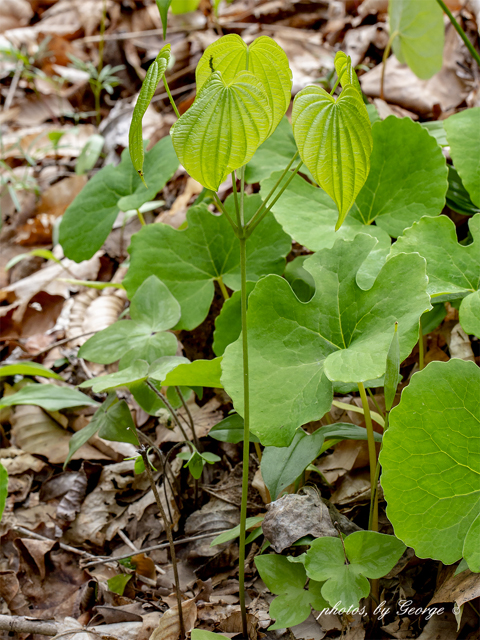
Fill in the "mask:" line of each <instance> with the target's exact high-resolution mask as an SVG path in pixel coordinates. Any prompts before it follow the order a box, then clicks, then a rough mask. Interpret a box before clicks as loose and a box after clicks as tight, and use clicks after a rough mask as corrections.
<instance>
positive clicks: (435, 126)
mask: <svg viewBox="0 0 480 640" xmlns="http://www.w3.org/2000/svg"><path fill="white" fill-rule="evenodd" d="M444 122H445V121H444V120H431V121H429V122H420V124H421V125H422V127H423V128H424V129H426V130H427V131H428V133H429V134H430V135H431V136H432V137H433V138H435V140H436V141H437V144H439V145H440V146H441V147H448V140H447V135H446V132H445V128H444V126H443V123H444Z"/></svg>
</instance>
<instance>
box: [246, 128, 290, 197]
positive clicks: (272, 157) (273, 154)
mask: <svg viewBox="0 0 480 640" xmlns="http://www.w3.org/2000/svg"><path fill="white" fill-rule="evenodd" d="M296 151H297V145H296V144H295V138H294V137H293V131H292V125H291V124H290V122H289V121H288V118H287V117H286V116H284V117H283V118H282V119H281V120H280V122H279V124H278V127H277V128H276V129H275V131H274V132H273V133H272V135H271V136H269V137H268V138H267V139H266V140H265V142H264V143H263V144H262V145H260V147H259V148H258V149H257V151H256V152H255V155H254V156H253V158H252V159H251V160H250V162H249V163H248V164H247V166H246V167H245V182H247V183H248V184H251V183H255V182H260V181H261V180H264V179H265V178H268V177H269V176H270V175H271V174H272V173H273V172H274V171H283V170H284V169H285V167H286V166H287V165H288V163H289V162H290V160H291V159H292V158H293V156H294V155H295V153H296ZM272 186H273V185H272Z"/></svg>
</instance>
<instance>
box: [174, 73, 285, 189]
mask: <svg viewBox="0 0 480 640" xmlns="http://www.w3.org/2000/svg"><path fill="white" fill-rule="evenodd" d="M282 116H283V114H282ZM271 125H272V110H271V108H270V106H269V102H268V97H267V94H266V93H265V89H264V87H263V84H262V83H261V82H260V80H258V79H257V77H256V76H254V75H253V74H252V73H249V72H247V71H243V72H241V73H239V74H238V75H236V76H235V77H234V78H233V79H231V80H229V81H225V80H224V79H223V78H222V75H221V74H220V73H218V72H215V73H212V74H211V75H210V77H209V78H208V80H207V81H206V82H205V84H204V85H203V87H202V89H201V91H200V93H199V94H198V96H197V98H196V100H195V102H194V103H193V105H192V106H191V107H190V109H188V111H186V112H185V113H184V114H183V116H181V118H180V119H179V120H177V122H176V123H175V125H174V127H173V128H172V130H171V136H172V142H173V146H174V149H175V151H176V153H177V156H178V159H179V160H180V162H181V164H182V165H183V166H184V167H185V169H186V170H187V171H188V173H189V174H190V175H191V176H192V178H195V180H197V181H198V182H200V184H202V185H203V186H204V187H206V188H207V189H211V190H212V191H217V190H218V187H219V186H220V185H221V183H222V182H223V181H224V180H225V179H226V177H227V176H228V175H229V174H230V173H231V172H232V171H234V170H235V169H239V168H240V167H243V165H244V164H246V163H247V162H248V161H249V160H250V159H251V158H252V156H253V154H254V153H255V151H256V150H257V149H258V147H259V146H260V145H261V144H262V142H263V141H264V140H265V139H266V138H267V136H268V134H269V132H270V128H271Z"/></svg>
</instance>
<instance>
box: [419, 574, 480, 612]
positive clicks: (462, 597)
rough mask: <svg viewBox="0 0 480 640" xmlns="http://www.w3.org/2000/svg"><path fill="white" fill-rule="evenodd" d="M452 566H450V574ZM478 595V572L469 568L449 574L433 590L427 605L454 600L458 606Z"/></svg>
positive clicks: (479, 592) (479, 581) (479, 587)
mask: <svg viewBox="0 0 480 640" xmlns="http://www.w3.org/2000/svg"><path fill="white" fill-rule="evenodd" d="M453 571H454V568H452V571H451V574H452V573H453ZM478 597H480V573H472V572H471V571H470V569H466V570H465V571H462V572H461V573H459V574H458V575H456V576H455V575H450V576H449V577H448V578H447V579H446V580H445V582H443V584H441V585H440V587H439V588H438V589H437V591H436V592H435V594H434V596H433V598H432V599H431V600H430V602H429V603H428V605H427V607H430V606H431V605H433V604H436V603H440V602H455V603H456V605H457V607H458V608H460V607H461V606H462V605H463V604H465V603H466V602H470V601H471V600H474V599H475V598H478Z"/></svg>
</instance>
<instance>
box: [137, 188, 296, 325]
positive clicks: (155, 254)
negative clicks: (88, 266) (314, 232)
mask: <svg viewBox="0 0 480 640" xmlns="http://www.w3.org/2000/svg"><path fill="white" fill-rule="evenodd" d="M260 204H261V199H260V197H259V196H258V195H252V196H246V197H245V201H244V206H245V220H246V221H248V220H250V218H251V217H252V216H253V215H254V213H255V211H256V210H257V209H258V207H259V206H260ZM225 207H226V209H227V210H228V211H229V212H230V214H231V215H234V216H235V213H234V210H235V206H234V200H233V197H232V196H230V197H229V198H227V200H226V201H225ZM187 223H188V226H187V228H186V229H184V230H182V231H180V230H177V229H173V228H172V227H171V226H170V225H167V224H162V223H159V224H154V225H148V226H146V227H144V228H143V229H141V230H140V231H139V232H138V233H136V234H135V235H134V236H133V238H132V242H131V245H130V249H129V251H130V253H131V256H132V258H131V265H130V268H129V269H128V272H127V276H126V278H125V280H124V285H125V288H126V289H127V292H128V294H129V296H131V295H132V294H133V293H134V292H135V291H136V290H137V288H138V287H139V286H140V284H141V283H142V282H143V281H144V280H145V279H146V278H148V276H150V275H152V274H154V275H156V276H157V277H158V278H159V279H160V280H161V281H162V282H164V283H165V284H166V285H167V287H168V288H169V290H170V291H171V293H172V294H173V295H174V296H175V298H176V299H177V300H178V302H179V303H180V306H181V309H182V317H181V320H180V322H179V323H178V324H177V325H176V327H175V328H176V329H188V330H190V329H193V328H195V327H196V326H198V325H199V324H200V323H201V322H203V320H204V319H205V317H206V316H207V314H208V310H209V309H210V305H211V302H212V299H213V294H214V284H213V283H214V281H215V280H218V278H220V277H222V279H223V282H224V283H225V285H226V286H227V287H230V288H231V289H240V249H239V243H238V240H237V238H236V236H235V234H234V233H233V230H232V228H231V226H230V224H229V222H228V220H227V219H226V218H225V216H224V215H220V216H216V215H213V214H211V213H210V212H209V211H208V209H207V206H206V205H205V204H201V205H198V206H194V207H191V208H190V210H189V211H188V212H187ZM290 248H291V241H290V238H289V237H288V236H287V234H286V233H284V231H283V230H282V228H281V227H280V225H279V224H278V222H277V221H276V220H275V218H274V217H273V215H272V214H271V213H269V214H268V215H267V216H265V218H264V219H263V220H262V222H261V223H260V224H259V225H258V227H257V228H256V230H255V233H254V234H253V235H252V237H251V238H250V239H249V241H248V243H247V279H248V280H250V281H256V280H258V279H259V278H260V277H261V276H263V275H265V274H267V273H278V274H281V273H283V270H284V268H285V256H286V255H287V254H288V253H289V251H290Z"/></svg>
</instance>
